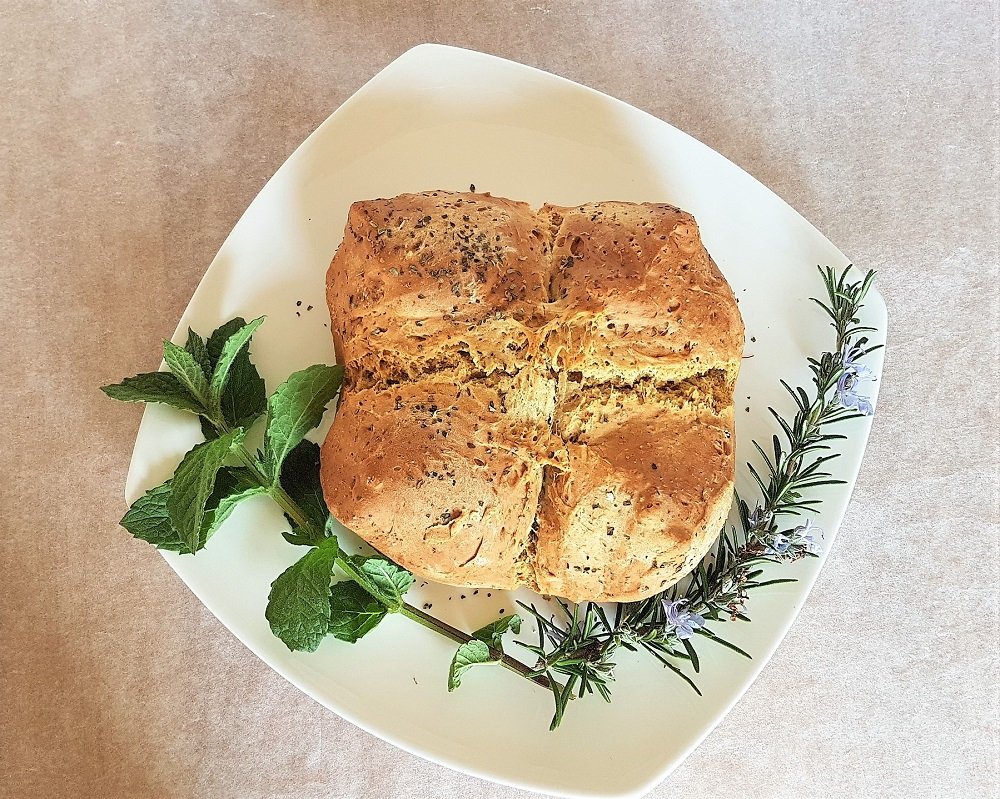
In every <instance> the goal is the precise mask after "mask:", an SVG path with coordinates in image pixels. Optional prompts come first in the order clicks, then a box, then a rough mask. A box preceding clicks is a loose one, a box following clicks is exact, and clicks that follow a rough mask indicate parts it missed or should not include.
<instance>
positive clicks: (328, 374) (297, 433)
mask: <svg viewBox="0 0 1000 799" xmlns="http://www.w3.org/2000/svg"><path fill="white" fill-rule="evenodd" d="M343 378H344V368H343V367H342V366H326V365H325V364H317V365H316V366H310V367H309V368H308V369H303V370H302V371H301V372H295V373H294V374H292V375H290V376H289V378H288V379H287V380H286V381H285V382H284V383H282V384H281V385H280V386H278V390H277V391H275V392H274V394H272V395H271V397H270V399H268V401H267V432H266V433H265V434H264V458H263V466H264V471H265V474H266V475H267V476H268V477H269V478H270V479H271V482H272V484H276V483H277V482H278V480H279V477H280V475H281V466H282V464H283V463H284V462H285V458H287V457H288V455H289V453H291V452H292V450H294V449H295V448H296V447H297V446H298V445H299V444H300V443H301V442H302V440H303V439H304V438H305V435H306V433H308V432H309V431H310V430H312V429H313V428H314V427H316V426H317V425H318V424H319V423H320V420H321V419H322V418H323V412H324V411H325V410H326V406H327V405H328V404H329V403H330V401H331V400H332V399H333V398H334V397H335V396H337V392H339V391H340V384H341V382H342V381H343Z"/></svg>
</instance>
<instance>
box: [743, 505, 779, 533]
mask: <svg viewBox="0 0 1000 799" xmlns="http://www.w3.org/2000/svg"><path fill="white" fill-rule="evenodd" d="M773 516H774V514H773V513H771V511H769V510H765V509H764V508H762V507H761V506H760V505H758V506H757V507H756V508H754V509H753V510H752V511H750V514H749V515H748V516H747V526H748V527H749V528H750V529H751V530H761V531H763V530H766V529H767V527H768V525H769V524H771V519H772V517H773Z"/></svg>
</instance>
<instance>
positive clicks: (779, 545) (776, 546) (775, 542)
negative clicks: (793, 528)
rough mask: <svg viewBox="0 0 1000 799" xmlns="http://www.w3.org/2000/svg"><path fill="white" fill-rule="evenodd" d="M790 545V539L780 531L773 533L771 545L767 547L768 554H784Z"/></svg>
mask: <svg viewBox="0 0 1000 799" xmlns="http://www.w3.org/2000/svg"><path fill="white" fill-rule="evenodd" d="M791 545H792V540H791V539H790V538H789V537H788V536H787V535H783V534H781V533H775V534H774V538H772V539H771V545H770V546H769V547H768V548H767V554H768V555H784V554H785V553H786V552H788V548H789V547H790V546H791Z"/></svg>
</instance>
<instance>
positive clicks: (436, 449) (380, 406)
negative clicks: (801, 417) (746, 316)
mask: <svg viewBox="0 0 1000 799" xmlns="http://www.w3.org/2000/svg"><path fill="white" fill-rule="evenodd" d="M328 300H329V304H330V309H331V317H332V320H333V333H334V340H335V344H336V347H337V354H338V358H339V359H341V360H342V361H343V362H344V363H345V367H346V375H347V379H346V384H345V391H344V395H343V398H342V402H341V405H340V407H339V408H338V412H337V416H336V419H335V421H334V425H333V427H332V428H331V431H330V434H329V436H328V438H327V440H326V442H325V443H324V446H323V460H322V478H323V487H324V492H325V495H326V498H327V502H328V504H329V506H330V509H331V512H332V513H333V515H334V516H335V517H336V518H338V519H339V520H340V521H341V522H342V523H344V524H345V525H346V526H347V527H349V528H351V529H353V530H354V531H355V532H357V533H358V534H359V535H361V536H362V537H363V538H365V539H366V540H367V541H369V542H370V543H371V544H372V545H373V546H375V547H376V548H377V549H379V550H380V551H382V552H384V553H385V554H386V555H388V556H389V557H391V558H393V559H394V560H396V561H398V562H399V563H401V564H402V565H403V566H405V567H407V568H409V569H410V570H411V571H413V572H415V573H416V574H419V575H421V576H424V577H427V578H429V579H432V580H437V581H440V582H446V583H452V584H456V585H476V586H483V587H487V586H491V587H497V588H513V587H516V586H518V585H527V586H529V587H532V588H535V589H536V590H540V591H542V592H545V593H550V594H556V595H559V596H563V597H566V598H568V599H572V600H583V599H600V600H633V599H638V598H640V597H643V596H648V595H651V594H653V593H655V592H657V591H660V590H662V589H663V588H664V587H666V586H668V585H670V584H672V583H673V582H675V581H676V580H677V579H679V578H680V577H682V576H683V574H685V573H687V571H689V570H690V568H692V567H693V565H694V563H695V562H696V561H697V560H698V559H699V558H700V557H701V556H702V555H703V554H704V552H705V551H706V550H707V549H708V547H709V546H710V545H711V543H712V541H714V539H715V537H716V535H717V534H718V531H719V529H720V528H721V524H722V521H723V519H724V518H725V515H726V513H727V512H728V508H729V504H730V502H731V499H732V486H733V471H734V459H733V433H734V430H733V412H732V389H733V384H734V382H735V379H736V373H737V370H738V368H739V359H740V355H741V353H742V348H743V325H742V320H741V319H740V316H739V312H738V309H737V306H736V302H735V299H734V298H733V295H732V292H731V290H730V289H729V286H728V285H727V284H726V282H725V280H724V279H723V278H722V276H721V274H720V273H719V271H718V269H717V267H716V266H715V264H714V263H713V262H712V260H711V258H710V257H709V256H708V253H707V252H705V250H704V247H703V246H702V245H701V242H700V238H699V235H698V229H697V225H696V224H695V222H694V219H693V218H692V217H691V216H690V215H689V214H686V213H685V212H683V211H680V210H679V209H676V208H674V207H672V206H668V205H650V204H645V205H635V204H631V203H589V204H585V205H582V206H576V207H573V208H563V207H555V206H543V208H542V209H541V210H540V211H539V212H538V213H534V212H532V211H531V209H530V208H529V207H528V206H527V205H525V204H524V203H517V202H513V201H510V200H505V199H502V198H495V197H490V196H489V195H483V194H459V193H449V192H426V193H423V194H416V195H401V196H399V197H396V198H392V199H390V200H373V201H367V202H359V203H355V204H354V205H353V206H352V208H351V212H350V215H349V219H348V224H347V229H346V232H345V238H344V243H343V244H342V245H341V247H340V248H339V249H338V251H337V254H336V255H335V257H334V259H333V262H332V263H331V266H330V271H329V273H328ZM654 464H655V466H654ZM612 497H613V499H612ZM609 530H610V531H611V532H610V534H609Z"/></svg>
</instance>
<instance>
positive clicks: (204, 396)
mask: <svg viewBox="0 0 1000 799" xmlns="http://www.w3.org/2000/svg"><path fill="white" fill-rule="evenodd" d="M163 360H165V361H166V362H167V366H169V367H170V371H171V372H173V374H174V375H175V376H176V378H177V379H178V380H179V381H180V382H181V384H182V385H183V386H184V387H185V388H186V389H187V390H188V391H190V392H191V396H192V397H194V398H195V399H196V400H197V401H198V402H200V403H201V404H202V406H203V407H206V408H207V407H209V403H208V398H209V390H208V378H207V377H205V373H204V372H203V371H202V369H201V365H200V364H199V363H198V361H197V360H195V357H194V356H193V355H192V354H191V353H190V352H188V351H187V350H186V349H184V348H183V347H178V346H177V345H176V344H174V343H173V342H171V341H164V342H163Z"/></svg>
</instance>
